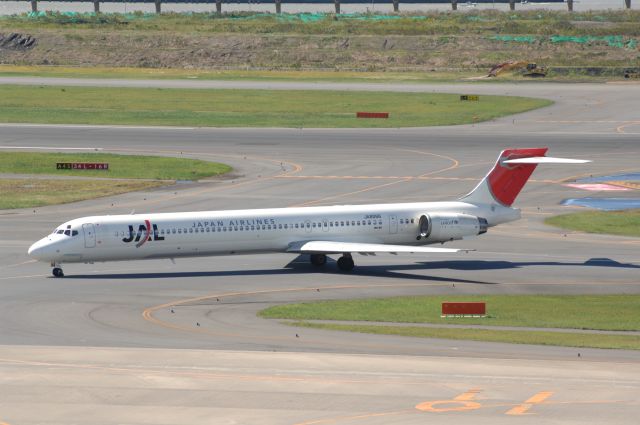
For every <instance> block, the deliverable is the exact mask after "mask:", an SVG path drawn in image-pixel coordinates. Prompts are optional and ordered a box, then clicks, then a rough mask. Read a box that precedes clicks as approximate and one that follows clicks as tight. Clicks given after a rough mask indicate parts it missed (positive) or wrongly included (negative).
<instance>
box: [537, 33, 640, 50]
mask: <svg viewBox="0 0 640 425" xmlns="http://www.w3.org/2000/svg"><path fill="white" fill-rule="evenodd" d="M550 40H551V42H552V43H580V44H587V43H607V45H608V46H609V47H619V48H623V47H627V48H635V47H637V45H638V42H637V41H636V40H635V39H628V40H625V39H624V37H623V36H621V35H605V36H590V35H588V36H583V37H578V36H569V35H552V36H551V37H550Z"/></svg>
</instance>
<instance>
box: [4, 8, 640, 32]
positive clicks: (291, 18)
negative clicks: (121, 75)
mask: <svg viewBox="0 0 640 425" xmlns="http://www.w3.org/2000/svg"><path fill="white" fill-rule="evenodd" d="M307 16H308V15H307ZM317 18H320V19H317ZM377 18H378V17H377V15H376V14H363V15H360V16H353V15H342V16H337V17H336V16H335V15H333V14H325V15H324V16H320V15H316V18H313V19H300V16H299V15H289V14H283V15H281V16H277V15H275V14H264V13H262V14H260V13H258V14H257V13H255V12H242V13H224V14H222V15H217V14H215V13H189V14H179V13H163V14H162V15H155V14H142V13H133V14H131V13H130V14H99V15H95V14H75V15H72V16H70V15H69V14H64V13H55V12H49V13H47V14H44V15H42V16H40V17H37V18H34V17H30V16H28V15H20V16H15V15H14V16H5V17H2V18H1V19H0V22H2V24H3V26H4V27H7V28H15V29H24V30H28V29H36V28H37V29H42V28H46V29H54V28H73V29H88V28H99V29H103V30H109V31H163V32H168V31H172V32H179V33H180V32H182V33H185V32H186V33H242V34H247V33H256V34H302V35H304V34H336V35H360V34H361V35H373V34H383V35H387V34H388V35H422V34H443V35H457V34H461V33H465V34H496V33H500V34H525V35H529V34H541V35H549V34H565V35H610V34H627V35H630V34H633V35H639V34H640V26H638V25H637V23H638V20H639V19H640V12H638V11H637V10H629V11H623V10H610V11H594V12H574V13H568V12H562V11H544V10H532V11H523V10H517V11H514V12H499V11H494V10H482V11H480V10H479V11H474V12H473V13H451V12H447V11H442V12H437V11H434V12H428V13H424V14H414V13H402V14H400V15H397V16H393V17H391V18H390V19H382V20H380V19H377ZM585 23H586V25H585Z"/></svg>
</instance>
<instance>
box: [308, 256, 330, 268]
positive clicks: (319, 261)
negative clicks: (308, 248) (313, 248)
mask: <svg viewBox="0 0 640 425" xmlns="http://www.w3.org/2000/svg"><path fill="white" fill-rule="evenodd" d="M309 260H310V261H311V264H313V265H314V266H324V265H325V264H326V263H327V256H326V255H324V254H311V255H310V256H309Z"/></svg>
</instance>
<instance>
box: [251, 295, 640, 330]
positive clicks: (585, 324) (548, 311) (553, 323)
mask: <svg viewBox="0 0 640 425" xmlns="http://www.w3.org/2000/svg"><path fill="white" fill-rule="evenodd" d="M445 301H485V302H486V303H487V313H488V316H489V317H487V318H448V319H442V318H440V312H441V303H442V302H445ZM639 312H640V295H572V296H568V295H567V296H564V295H563V296H558V295H484V296H480V295H470V296H420V297H396V298H381V299H362V300H344V301H322V302H314V303H304V304H287V305H281V306H275V307H271V308H268V309H266V310H263V311H261V312H260V313H259V314H260V316H262V317H266V318H276V319H292V320H356V321H375V322H403V323H440V324H441V323H452V324H479V325H488V326H490V325H496V326H526V327H538V328H574V329H597V330H640V314H639Z"/></svg>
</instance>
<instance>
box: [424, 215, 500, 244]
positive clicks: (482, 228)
mask: <svg viewBox="0 0 640 425" xmlns="http://www.w3.org/2000/svg"><path fill="white" fill-rule="evenodd" d="M488 227H489V225H488V223H487V219H485V218H482V217H476V216H474V215H468V214H456V213H434V214H424V215H422V216H420V219H419V220H418V239H423V238H424V239H426V240H427V241H431V242H446V241H453V240H456V239H462V238H464V237H465V236H476V235H481V234H483V233H486V232H487V228H488Z"/></svg>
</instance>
